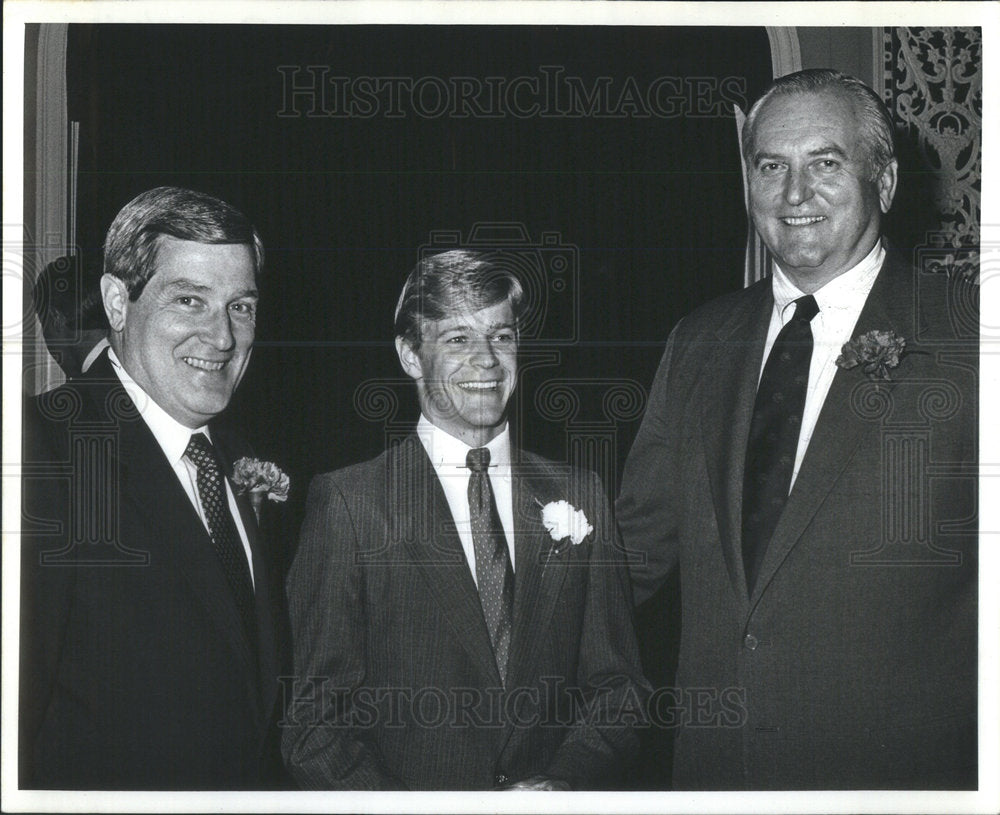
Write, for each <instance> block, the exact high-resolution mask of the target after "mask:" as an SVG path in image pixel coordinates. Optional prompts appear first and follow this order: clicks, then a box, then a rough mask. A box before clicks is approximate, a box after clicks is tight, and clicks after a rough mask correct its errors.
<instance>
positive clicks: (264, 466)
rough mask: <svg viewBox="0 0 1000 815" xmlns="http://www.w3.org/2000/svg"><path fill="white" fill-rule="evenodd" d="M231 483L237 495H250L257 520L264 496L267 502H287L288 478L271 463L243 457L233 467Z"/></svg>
mask: <svg viewBox="0 0 1000 815" xmlns="http://www.w3.org/2000/svg"><path fill="white" fill-rule="evenodd" d="M232 481H233V484H235V485H236V488H237V491H236V494H237V495H242V494H243V493H244V492H248V493H250V503H251V504H253V511H254V514H255V515H256V516H257V519H258V520H260V507H261V504H263V503H264V497H265V496H266V497H267V499H268V500H269V501H287V500H288V487H289V480H288V476H287V475H286V474H285V473H284V472H283V471H282V470H281V468H280V467H279V466H278V465H277V464H275V463H274V462H273V461H261V460H260V459H259V458H249V457H248V456H244V457H243V458H241V459H240V460H239V461H237V462H236V464H235V465H233V479H232Z"/></svg>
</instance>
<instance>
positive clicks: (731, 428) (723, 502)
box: [694, 280, 774, 604]
mask: <svg viewBox="0 0 1000 815" xmlns="http://www.w3.org/2000/svg"><path fill="white" fill-rule="evenodd" d="M749 291H750V292H751V295H750V296H748V297H747V298H746V299H745V301H743V302H742V303H741V305H740V307H739V308H738V309H735V310H734V311H733V312H732V313H731V315H730V317H729V319H727V320H726V321H725V322H724V323H722V325H720V326H719V328H718V329H717V331H716V337H717V339H718V343H717V345H716V347H715V349H714V350H706V355H707V356H708V359H707V360H706V364H705V371H706V374H705V376H704V377H703V378H702V381H703V382H704V385H703V387H702V390H701V391H700V392H699V393H698V394H697V395H696V396H695V397H694V398H695V401H696V403H697V404H699V405H701V406H703V411H702V413H701V417H702V439H703V440H704V448H703V449H704V451H705V464H706V467H707V469H708V476H709V483H710V485H711V490H712V503H713V505H714V507H715V514H716V523H717V525H718V529H719V537H720V539H721V544H722V553H723V556H724V558H725V561H726V568H727V570H728V572H729V579H730V582H731V584H732V586H733V590H734V591H735V592H736V594H737V596H738V597H739V598H740V599H741V601H742V602H743V603H744V604H746V603H747V602H748V597H747V588H746V578H745V576H744V571H743V550H742V520H741V512H742V500H743V465H744V461H745V459H746V445H747V438H748V436H749V434H750V420H751V418H752V416H753V404H754V399H755V397H756V394H757V380H758V378H759V374H760V366H761V360H762V359H763V356H764V342H765V340H766V339H767V329H768V325H769V323H770V319H771V309H772V307H773V303H774V301H773V299H772V297H771V284H770V280H767V281H764V282H762V283H758V284H757V285H756V287H755V288H754V289H751V290H749Z"/></svg>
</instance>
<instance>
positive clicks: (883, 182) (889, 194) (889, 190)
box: [876, 159, 899, 214]
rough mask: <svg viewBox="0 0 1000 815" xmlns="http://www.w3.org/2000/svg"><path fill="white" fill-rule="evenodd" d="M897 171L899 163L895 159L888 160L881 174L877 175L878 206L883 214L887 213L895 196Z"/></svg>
mask: <svg viewBox="0 0 1000 815" xmlns="http://www.w3.org/2000/svg"><path fill="white" fill-rule="evenodd" d="M898 171H899V162H898V161H896V159H890V160H889V163H888V164H886V165H885V167H883V168H882V172H881V173H879V176H878V180H877V181H876V184H878V200H879V205H880V206H881V207H882V213H883V214H885V213H887V212H888V211H889V207H891V206H892V199H893V197H894V196H895V195H896V181H897V173H898Z"/></svg>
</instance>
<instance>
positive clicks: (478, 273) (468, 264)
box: [395, 249, 524, 349]
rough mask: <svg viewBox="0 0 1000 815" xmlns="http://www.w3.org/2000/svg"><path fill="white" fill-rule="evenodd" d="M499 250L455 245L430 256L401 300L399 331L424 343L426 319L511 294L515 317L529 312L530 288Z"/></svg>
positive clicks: (406, 286) (470, 308) (491, 303)
mask: <svg viewBox="0 0 1000 815" xmlns="http://www.w3.org/2000/svg"><path fill="white" fill-rule="evenodd" d="M500 257H501V256H500V254H499V253H487V252H475V251H472V250H469V249H453V250H451V251H448V252H441V253H440V254H437V255H431V256H430V257H427V258H424V259H423V260H421V261H420V262H419V263H418V264H417V265H416V266H414V267H413V270H412V271H411V272H410V274H409V276H408V277H407V278H406V283H405V284H404V285H403V291H402V293H401V294H400V295H399V302H398V303H397V304H396V318H395V331H396V336H397V337H402V338H403V339H404V340H406V342H407V343H408V344H409V345H410V346H411V347H412V348H413V349H417V348H419V347H420V342H421V334H420V328H421V324H422V323H423V322H424V321H425V320H443V319H444V318H446V317H449V316H452V315H455V314H459V313H461V312H463V311H473V312H475V311H479V310H481V309H484V308H489V307H490V306H494V305H496V304H497V303H502V302H504V301H505V300H507V301H509V302H510V306H511V310H512V311H513V312H514V319H515V320H520V318H521V316H522V312H523V304H524V289H523V287H522V286H521V283H520V281H519V280H518V279H517V278H516V277H515V276H514V275H513V274H512V273H511V272H510V271H508V270H507V269H505V268H504V267H503V265H502V264H500V263H498V261H499V259H500Z"/></svg>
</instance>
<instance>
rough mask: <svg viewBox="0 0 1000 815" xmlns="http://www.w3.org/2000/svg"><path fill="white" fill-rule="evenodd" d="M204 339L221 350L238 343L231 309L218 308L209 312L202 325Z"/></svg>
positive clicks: (201, 332) (202, 337)
mask: <svg viewBox="0 0 1000 815" xmlns="http://www.w3.org/2000/svg"><path fill="white" fill-rule="evenodd" d="M199 336H200V337H201V339H202V341H204V342H206V343H207V344H209V345H211V346H212V347H213V348H215V349H217V350H219V351H228V350H229V349H230V348H232V347H233V345H235V343H236V338H235V336H234V334H233V323H232V319H231V318H230V316H229V309H228V308H226V309H218V310H214V311H212V312H211V313H209V314H208V315H207V316H206V318H205V322H204V324H203V325H202V327H201V331H200V332H199Z"/></svg>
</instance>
